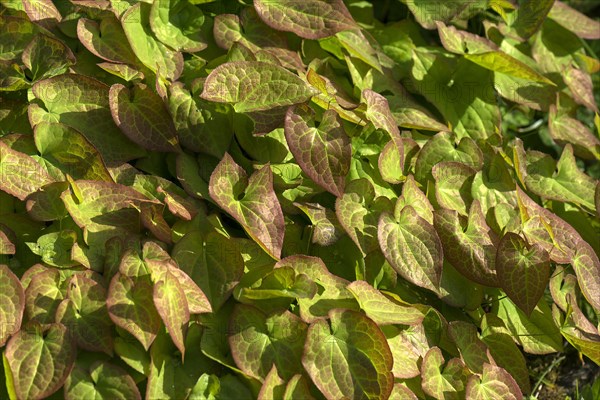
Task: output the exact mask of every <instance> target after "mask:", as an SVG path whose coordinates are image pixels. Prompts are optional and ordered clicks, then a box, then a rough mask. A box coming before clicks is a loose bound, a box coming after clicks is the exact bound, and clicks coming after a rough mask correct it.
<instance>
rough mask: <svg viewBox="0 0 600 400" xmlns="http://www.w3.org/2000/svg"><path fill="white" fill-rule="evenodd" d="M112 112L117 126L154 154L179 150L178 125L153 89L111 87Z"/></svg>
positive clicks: (117, 85) (116, 85)
mask: <svg viewBox="0 0 600 400" xmlns="http://www.w3.org/2000/svg"><path fill="white" fill-rule="evenodd" d="M109 99H110V111H111V114H112V117H113V119H114V121H115V124H117V126H118V127H119V128H120V129H121V131H123V133H124V134H125V135H126V136H127V137H128V138H129V139H131V140H132V141H133V142H135V143H137V144H139V145H140V146H142V147H143V148H145V149H148V150H153V151H172V152H175V151H178V150H179V145H178V140H177V133H176V131H175V125H174V124H173V120H172V118H171V115H170V114H169V111H168V110H167V108H166V106H165V105H164V103H163V101H162V99H161V98H160V97H159V96H158V95H157V94H155V93H154V92H153V91H152V90H150V88H148V87H145V86H134V87H133V89H132V90H131V91H130V90H129V89H127V88H126V87H125V86H123V85H121V84H115V85H113V86H111V88H110V92H109Z"/></svg>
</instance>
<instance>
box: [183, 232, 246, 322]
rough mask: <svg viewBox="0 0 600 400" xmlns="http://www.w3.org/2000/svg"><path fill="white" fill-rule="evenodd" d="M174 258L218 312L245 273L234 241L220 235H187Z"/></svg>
mask: <svg viewBox="0 0 600 400" xmlns="http://www.w3.org/2000/svg"><path fill="white" fill-rule="evenodd" d="M199 244H201V245H199ZM172 257H173V259H174V260H175V261H177V263H178V264H179V266H180V268H181V270H182V271H183V272H185V273H186V274H187V275H189V276H190V278H192V280H193V281H194V282H195V283H196V284H197V285H198V286H199V287H200V289H202V291H203V292H204V293H205V294H206V297H207V298H208V300H209V301H210V304H211V305H212V309H213V310H215V311H216V310H217V309H219V308H220V307H221V306H222V305H223V303H225V301H226V300H227V299H228V298H229V296H230V295H231V293H232V292H233V288H234V287H235V286H236V285H237V284H238V282H239V280H240V278H241V276H242V274H243V272H244V260H243V258H242V255H241V253H240V252H239V251H238V250H237V248H236V245H235V243H234V242H233V240H232V239H228V238H226V237H225V236H222V235H220V234H217V233H209V234H208V235H206V236H204V235H202V234H201V233H200V232H199V231H191V232H188V233H187V234H185V236H183V237H182V238H181V239H180V240H179V241H178V242H177V243H176V244H175V247H174V248H173V252H172Z"/></svg>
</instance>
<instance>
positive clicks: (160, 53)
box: [121, 3, 183, 81]
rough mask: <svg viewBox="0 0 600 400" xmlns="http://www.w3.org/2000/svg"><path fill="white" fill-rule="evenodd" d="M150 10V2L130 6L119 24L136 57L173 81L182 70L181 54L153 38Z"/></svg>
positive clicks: (155, 71) (158, 73)
mask: <svg viewBox="0 0 600 400" xmlns="http://www.w3.org/2000/svg"><path fill="white" fill-rule="evenodd" d="M150 11H151V5H150V4H146V3H139V4H135V5H133V6H131V7H130V8H129V9H127V11H125V13H124V14H123V16H122V17H121V26H123V30H124V31H125V35H126V36H127V40H128V41H129V44H130V45H131V48H132V49H133V52H134V53H135V55H136V57H137V58H138V59H139V60H140V61H141V62H142V63H143V64H144V65H145V66H146V67H148V68H150V69H151V70H152V71H153V72H154V73H156V74H157V75H162V76H164V77H165V78H167V79H169V80H171V81H175V80H177V78H179V76H180V75H181V72H182V71H183V56H182V55H181V53H180V52H178V51H173V50H171V49H169V48H168V47H167V46H166V45H164V44H163V43H162V42H160V41H159V40H157V39H156V38H155V36H154V34H153V33H152V29H151V26H150Z"/></svg>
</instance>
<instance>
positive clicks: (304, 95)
mask: <svg viewBox="0 0 600 400" xmlns="http://www.w3.org/2000/svg"><path fill="white" fill-rule="evenodd" d="M316 93H317V91H316V89H314V88H312V87H311V86H309V85H307V84H306V83H305V82H304V81H303V80H302V79H300V78H299V77H298V76H297V75H295V74H293V73H291V72H289V71H287V70H285V69H284V68H282V67H278V66H276V65H273V64H267V63H263V62H257V61H236V62H229V63H226V64H222V65H220V66H218V67H217V68H215V69H214V70H213V71H212V72H211V73H210V74H209V75H208V77H207V78H206V82H205V83H204V90H203V91H202V94H201V96H200V97H202V98H203V99H205V100H208V101H214V102H218V103H231V104H234V106H233V108H234V109H235V111H237V112H239V113H243V112H251V111H264V110H269V109H272V108H275V107H280V106H290V105H293V104H298V103H303V102H305V101H306V100H308V99H310V98H311V97H312V96H313V95H315V94H316Z"/></svg>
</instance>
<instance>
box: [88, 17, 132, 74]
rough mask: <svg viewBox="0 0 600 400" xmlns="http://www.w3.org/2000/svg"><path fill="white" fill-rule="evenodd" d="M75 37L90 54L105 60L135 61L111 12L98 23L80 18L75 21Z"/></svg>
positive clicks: (117, 21) (121, 28)
mask: <svg viewBox="0 0 600 400" xmlns="http://www.w3.org/2000/svg"><path fill="white" fill-rule="evenodd" d="M77 37H78V38H79V41H80V42H81V44H83V45H84V46H85V48H86V49H88V50H89V51H90V52H91V53H92V54H94V55H96V56H98V57H100V58H102V59H104V60H106V61H110V62H115V63H126V64H136V63H137V59H136V57H135V55H134V54H133V51H132V50H131V47H130V46H129V43H128V42H127V36H125V32H124V31H123V27H122V26H121V23H120V22H119V20H118V19H117V18H115V16H114V15H112V14H107V15H105V16H104V18H102V20H101V21H100V23H98V22H97V21H94V20H91V19H87V18H80V19H79V20H78V21H77Z"/></svg>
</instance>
